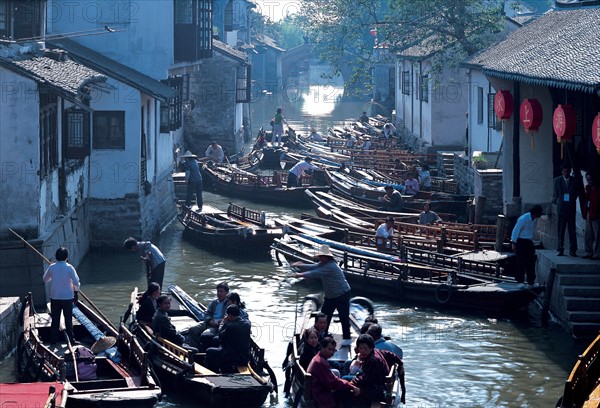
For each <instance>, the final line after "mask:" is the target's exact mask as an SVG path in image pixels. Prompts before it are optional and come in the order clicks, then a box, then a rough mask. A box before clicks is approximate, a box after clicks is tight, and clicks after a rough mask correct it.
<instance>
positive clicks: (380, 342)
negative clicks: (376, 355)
mask: <svg viewBox="0 0 600 408" xmlns="http://www.w3.org/2000/svg"><path fill="white" fill-rule="evenodd" d="M375 348H376V349H378V350H387V351H391V352H392V353H394V354H396V355H397V356H398V357H400V358H403V356H404V352H403V351H402V349H401V348H400V347H398V346H396V345H395V344H394V343H392V342H391V341H389V340H386V339H384V338H383V337H380V338H378V339H377V340H375Z"/></svg>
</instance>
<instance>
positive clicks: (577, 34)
mask: <svg viewBox="0 0 600 408" xmlns="http://www.w3.org/2000/svg"><path fill="white" fill-rule="evenodd" d="M599 33H600V8H584V9H577V10H562V11H550V12H548V13H546V14H545V15H543V16H541V17H540V18H538V19H537V20H534V21H532V22H531V23H529V24H527V25H525V26H524V27H522V28H520V29H519V30H516V31H514V32H513V33H511V34H510V35H509V36H508V37H507V38H506V39H505V40H503V41H501V42H499V43H498V44H496V45H494V46H492V47H490V48H488V49H486V50H485V51H483V52H482V53H480V54H478V55H476V56H474V57H472V58H471V59H470V60H468V61H467V62H466V63H467V65H471V66H479V67H481V69H483V71H484V72H485V73H486V74H487V75H489V76H495V77H499V78H505V79H510V80H516V81H521V82H526V83H535V84H540V85H544V86H556V87H561V88H567V89H573V90H580V91H586V92H594V91H595V90H597V89H599V88H600V34H599Z"/></svg>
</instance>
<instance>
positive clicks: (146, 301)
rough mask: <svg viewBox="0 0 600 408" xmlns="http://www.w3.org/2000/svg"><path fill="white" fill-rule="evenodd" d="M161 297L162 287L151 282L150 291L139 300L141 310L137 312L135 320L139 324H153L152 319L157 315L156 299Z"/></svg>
mask: <svg viewBox="0 0 600 408" xmlns="http://www.w3.org/2000/svg"><path fill="white" fill-rule="evenodd" d="M159 296H160V285H159V284H158V283H156V282H150V285H148V290H147V291H145V292H144V294H143V295H142V296H141V297H140V299H139V300H138V303H139V305H140V306H139V309H138V310H137V312H135V319H136V320H137V321H138V322H142V323H150V324H152V317H153V316H154V313H156V309H157V307H156V299H158V297H159Z"/></svg>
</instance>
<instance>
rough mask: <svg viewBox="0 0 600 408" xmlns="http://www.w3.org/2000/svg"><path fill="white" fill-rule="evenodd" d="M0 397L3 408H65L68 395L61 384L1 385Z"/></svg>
mask: <svg viewBox="0 0 600 408" xmlns="http://www.w3.org/2000/svg"><path fill="white" fill-rule="evenodd" d="M0 396H1V398H2V399H1V401H0V402H1V404H0V405H2V406H3V407H9V406H13V407H15V408H18V407H43V408H65V407H66V404H67V397H68V394H67V389H66V388H65V386H64V383H61V382H37V383H27V384H19V383H2V384H0Z"/></svg>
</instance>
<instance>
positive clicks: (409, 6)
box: [299, 0, 504, 86]
mask: <svg viewBox="0 0 600 408" xmlns="http://www.w3.org/2000/svg"><path fill="white" fill-rule="evenodd" d="M503 4H504V1H503V0H358V1H356V0H304V1H303V7H302V9H301V18H300V19H299V21H302V22H303V24H304V29H305V31H306V32H307V34H308V36H309V38H310V40H311V41H312V42H313V43H314V44H315V45H316V47H317V50H318V51H319V52H320V54H321V57H322V58H323V59H324V60H325V61H327V62H328V63H330V64H331V65H332V66H333V68H334V71H335V72H336V73H337V72H339V73H342V74H343V76H344V79H345V81H346V82H347V83H348V82H350V83H354V84H359V85H360V86H363V85H364V84H368V83H370V73H371V64H372V61H373V58H372V54H373V46H374V37H373V36H372V35H369V34H370V31H371V30H373V29H376V30H377V40H378V42H379V45H380V46H381V45H383V46H385V47H387V49H388V50H389V51H390V52H392V53H395V52H398V51H401V50H403V49H405V48H408V47H410V46H412V45H416V44H420V43H421V42H422V41H424V40H427V46H428V47H431V48H432V49H439V50H451V52H448V53H446V55H447V56H448V55H449V56H450V57H451V60H453V61H446V62H450V63H458V62H460V61H462V60H463V59H464V58H465V57H466V56H469V55H472V54H474V53H475V52H477V51H478V50H480V49H483V48H484V47H486V46H488V45H489V44H491V42H492V41H493V40H494V35H495V34H496V33H498V32H499V31H501V29H502V27H503V24H504V20H503V13H502V10H503Z"/></svg>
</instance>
